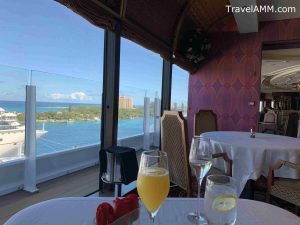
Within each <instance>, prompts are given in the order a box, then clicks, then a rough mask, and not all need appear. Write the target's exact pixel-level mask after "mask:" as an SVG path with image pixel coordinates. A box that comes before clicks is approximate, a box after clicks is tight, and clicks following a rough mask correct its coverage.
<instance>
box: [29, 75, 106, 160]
mask: <svg viewBox="0 0 300 225" xmlns="http://www.w3.org/2000/svg"><path fill="white" fill-rule="evenodd" d="M99 80H100V79H99ZM32 85H35V86H36V101H37V102H36V112H37V113H36V124H37V127H36V128H37V131H36V132H37V155H42V154H45V153H52V152H58V151H62V150H66V149H76V148H79V147H82V146H87V145H92V144H99V143H100V119H101V118H100V115H101V94H102V85H101V83H100V81H92V80H87V79H81V78H75V77H71V76H64V75H58V74H51V73H45V72H40V71H32Z"/></svg>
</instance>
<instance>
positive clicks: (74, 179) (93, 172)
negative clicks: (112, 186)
mask: <svg viewBox="0 0 300 225" xmlns="http://www.w3.org/2000/svg"><path fill="white" fill-rule="evenodd" d="M98 182H99V167H98V166H93V167H89V168H86V169H83V170H80V171H77V172H74V173H70V174H68V175H65V176H62V177H59V178H55V179H52V180H49V181H46V182H43V183H41V184H39V185H38V189H39V192H38V193H28V192H26V191H23V190H20V191H16V192H13V193H10V194H7V195H4V196H1V197H0V224H4V222H5V221H6V220H8V219H9V218H10V217H11V216H12V215H13V214H15V213H16V212H18V211H20V210H22V209H24V208H26V207H28V206H30V205H33V204H36V203H39V202H42V201H46V200H49V199H53V198H60V197H71V196H72V197H81V196H88V195H90V194H91V193H95V192H96V191H98ZM112 195H113V193H103V194H102V193H100V196H112ZM97 196H98V193H97Z"/></svg>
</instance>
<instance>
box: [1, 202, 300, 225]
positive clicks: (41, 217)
mask: <svg viewBox="0 0 300 225" xmlns="http://www.w3.org/2000/svg"><path fill="white" fill-rule="evenodd" d="M113 199H114V198H99V197H73V198H72V197H71V198H60V199H53V200H49V201H45V202H42V203H39V204H36V205H33V206H30V207H28V208H26V209H23V210H22V211H20V212H18V213H17V214H15V215H14V216H12V217H11V218H10V219H9V220H8V221H7V222H6V223H5V224H4V225H94V224H95V214H96V208H97V206H98V205H99V204H100V203H102V202H108V203H111V202H112V201H113ZM203 202H204V201H203V199H200V200H199V199H196V198H168V199H167V200H166V201H165V202H164V204H163V205H162V207H161V208H160V210H159V212H158V215H157V222H158V223H157V224H158V225H169V224H172V225H188V224H193V223H191V222H190V221H189V220H188V219H187V214H188V213H189V212H191V211H196V209H197V207H198V206H200V211H201V212H203V208H204V206H203ZM140 205H141V207H140V213H139V214H140V215H139V219H137V220H136V221H135V222H134V223H133V224H132V225H145V224H148V223H149V222H148V221H149V215H148V213H147V212H146V209H145V208H144V207H143V206H142V203H140ZM299 224H300V218H299V217H297V216H296V215H294V214H292V213H290V212H288V211H286V210H284V209H281V208H278V207H276V206H273V205H269V204H266V203H263V202H257V201H252V200H245V199H239V200H238V203H237V222H236V225H299Z"/></svg>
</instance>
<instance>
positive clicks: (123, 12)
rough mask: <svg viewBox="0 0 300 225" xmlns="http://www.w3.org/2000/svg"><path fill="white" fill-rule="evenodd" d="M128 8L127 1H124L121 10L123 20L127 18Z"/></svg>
mask: <svg viewBox="0 0 300 225" xmlns="http://www.w3.org/2000/svg"><path fill="white" fill-rule="evenodd" d="M126 7H127V0H122V2H121V8H120V16H121V18H125V16H126Z"/></svg>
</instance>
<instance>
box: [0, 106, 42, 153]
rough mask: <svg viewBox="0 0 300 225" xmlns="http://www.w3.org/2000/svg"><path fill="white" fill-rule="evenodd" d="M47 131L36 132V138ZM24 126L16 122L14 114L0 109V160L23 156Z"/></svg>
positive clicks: (15, 114)
mask: <svg viewBox="0 0 300 225" xmlns="http://www.w3.org/2000/svg"><path fill="white" fill-rule="evenodd" d="M46 133H47V131H45V130H36V138H37V139H38V138H40V137H41V136H43V135H44V134H46ZM24 141H25V126H24V125H22V124H21V123H19V122H18V119H17V113H16V112H6V111H5V109H3V108H1V107H0V159H1V158H11V157H12V158H13V157H19V156H22V155H23V149H24V148H23V145H24Z"/></svg>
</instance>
